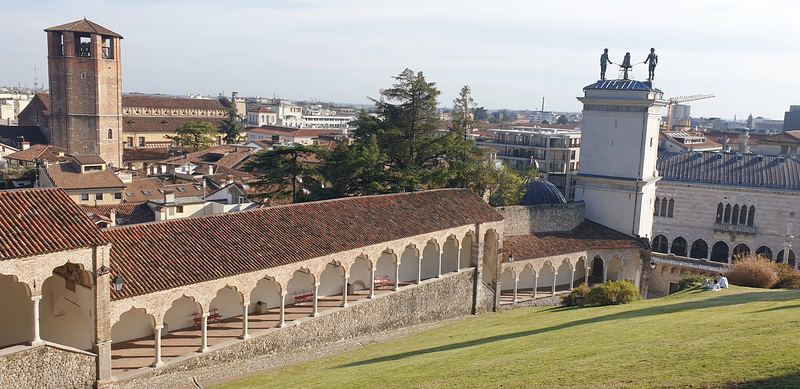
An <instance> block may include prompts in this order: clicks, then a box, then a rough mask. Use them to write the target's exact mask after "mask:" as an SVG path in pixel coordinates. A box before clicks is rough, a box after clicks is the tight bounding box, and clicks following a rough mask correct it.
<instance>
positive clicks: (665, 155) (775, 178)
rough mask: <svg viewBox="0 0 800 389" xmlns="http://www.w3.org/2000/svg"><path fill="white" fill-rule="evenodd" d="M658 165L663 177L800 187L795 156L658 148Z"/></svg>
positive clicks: (718, 182) (682, 180)
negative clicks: (663, 149)
mask: <svg viewBox="0 0 800 389" xmlns="http://www.w3.org/2000/svg"><path fill="white" fill-rule="evenodd" d="M759 159H760V160H759ZM781 161H782V162H781ZM656 168H657V169H658V173H659V174H660V175H661V177H662V178H661V180H662V181H677V182H691V183H703V184H713V185H733V186H745V187H753V188H769V189H783V190H800V161H798V160H797V159H795V158H787V157H776V156H767V155H765V156H758V155H754V154H730V153H716V152H691V153H669V152H659V153H658V161H657V163H656Z"/></svg>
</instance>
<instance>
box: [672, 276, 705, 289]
mask: <svg viewBox="0 0 800 389" xmlns="http://www.w3.org/2000/svg"><path fill="white" fill-rule="evenodd" d="M705 280H706V276H701V275H699V274H690V275H688V276H686V277H683V278H681V280H680V281H678V290H684V289H686V284H694V283H702V282H703V281H705Z"/></svg>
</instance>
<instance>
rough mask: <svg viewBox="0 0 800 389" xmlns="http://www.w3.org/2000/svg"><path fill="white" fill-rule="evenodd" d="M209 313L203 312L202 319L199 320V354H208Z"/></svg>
mask: <svg viewBox="0 0 800 389" xmlns="http://www.w3.org/2000/svg"><path fill="white" fill-rule="evenodd" d="M210 314H211V313H210V312H203V317H202V318H201V320H200V332H201V335H200V338H201V340H200V352H201V353H205V352H208V315H210Z"/></svg>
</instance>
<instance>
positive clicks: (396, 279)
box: [392, 259, 400, 291]
mask: <svg viewBox="0 0 800 389" xmlns="http://www.w3.org/2000/svg"><path fill="white" fill-rule="evenodd" d="M399 287H400V260H399V259H397V260H395V263H394V287H393V288H392V290H394V291H396V290H397V288H399Z"/></svg>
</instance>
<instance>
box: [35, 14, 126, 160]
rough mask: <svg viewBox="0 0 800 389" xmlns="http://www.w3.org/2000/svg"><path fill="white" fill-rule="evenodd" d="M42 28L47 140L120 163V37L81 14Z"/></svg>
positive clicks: (69, 149)
mask: <svg viewBox="0 0 800 389" xmlns="http://www.w3.org/2000/svg"><path fill="white" fill-rule="evenodd" d="M45 32H47V47H48V56H47V63H48V68H49V76H50V144H52V145H53V146H58V147H61V148H64V149H66V150H67V153H68V154H73V155H75V154H95V155H99V156H100V157H101V158H103V159H104V160H105V161H106V162H107V163H108V164H109V165H110V166H113V167H121V166H122V61H121V57H120V52H121V50H120V42H121V40H122V36H120V35H119V34H117V33H115V32H113V31H111V30H108V29H106V28H104V27H102V26H100V25H98V24H96V23H93V22H91V21H89V20H86V19H83V20H79V21H77V22H72V23H67V24H64V25H61V26H56V27H51V28H48V29H46V30H45Z"/></svg>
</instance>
